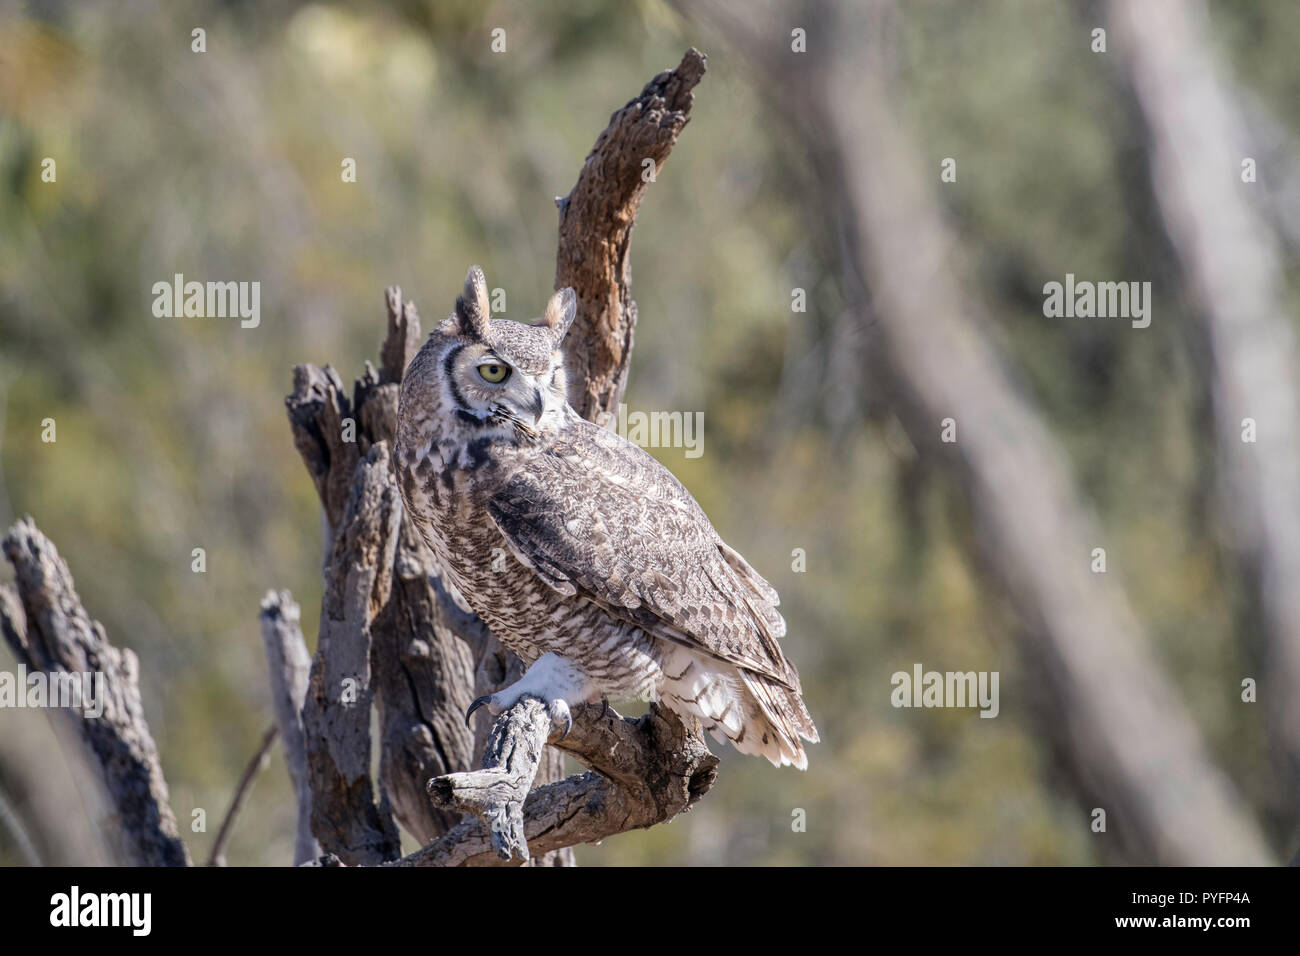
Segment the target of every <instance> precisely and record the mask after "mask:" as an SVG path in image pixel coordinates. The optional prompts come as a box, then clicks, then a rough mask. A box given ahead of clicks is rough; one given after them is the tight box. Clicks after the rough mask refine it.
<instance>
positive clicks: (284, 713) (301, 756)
mask: <svg viewBox="0 0 1300 956" xmlns="http://www.w3.org/2000/svg"><path fill="white" fill-rule="evenodd" d="M300 617H301V612H300V610H299V608H298V605H297V603H295V602H294V600H293V597H292V596H291V595H290V594H289V592H288V591H279V592H276V591H268V592H267V595H266V597H265V598H263V599H262V611H261V614H260V615H259V616H258V620H259V622H260V623H261V625H262V647H263V648H264V649H265V651H266V663H267V672H268V676H269V678H270V682H271V709H272V711H274V713H275V724H276V727H278V728H279V730H280V739H281V740H282V741H284V759H285V763H286V764H288V767H289V780H290V781H291V782H292V783H293V794H294V799H295V800H296V801H297V804H298V829H297V833H296V835H295V837H294V846H293V862H294V864H295V865H297V864H300V863H306V862H307V861H308V860H314V859H315V858H316V857H318V856H320V844H319V843H317V842H316V838H315V837H314V836H312V832H311V787H310V786H309V785H308V783H307V742H306V738H305V735H304V734H303V728H302V705H303V703H304V702H305V701H306V699H307V682H308V676H309V675H310V673H311V655H310V654H309V653H308V652H307V644H306V642H305V641H304V640H303V638H302V629H301V627H299V624H298V622H299V619H300Z"/></svg>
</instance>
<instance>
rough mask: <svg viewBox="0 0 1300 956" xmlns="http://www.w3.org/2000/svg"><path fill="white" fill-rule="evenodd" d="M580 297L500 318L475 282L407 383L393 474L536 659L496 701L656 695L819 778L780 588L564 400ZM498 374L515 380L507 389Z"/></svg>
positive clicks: (505, 627)
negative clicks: (809, 751) (783, 643)
mask: <svg viewBox="0 0 1300 956" xmlns="http://www.w3.org/2000/svg"><path fill="white" fill-rule="evenodd" d="M574 308H575V302H574V297H573V292H572V290H570V289H565V290H563V291H562V292H559V293H556V295H555V296H554V297H553V298H552V299H551V301H550V303H549V304H548V306H547V309H546V313H545V315H544V316H543V319H542V321H541V322H540V323H539V324H537V325H531V326H530V325H523V324H520V323H516V322H508V321H504V320H500V319H491V318H490V317H489V315H488V299H487V289H486V283H485V281H484V279H483V273H482V272H481V271H480V270H479V269H478V268H477V267H475V268H473V269H471V270H470V273H469V276H468V277H467V279H466V281H465V293H464V295H463V296H462V297H461V298H460V299H458V300H457V303H456V312H455V314H454V315H452V316H451V317H450V318H448V319H447V320H445V321H444V322H443V323H442V324H441V325H440V326H439V327H438V329H437V330H436V331H435V332H433V334H432V335H430V337H429V340H428V341H427V342H426V343H425V345H424V346H423V348H421V350H420V352H419V353H418V354H417V355H416V357H415V358H414V359H413V360H412V361H411V364H410V367H409V368H408V369H407V371H406V375H405V377H404V379H403V382H402V391H401V403H400V408H399V412H398V433H397V443H396V464H397V469H398V476H399V487H400V488H401V492H402V497H403V500H404V502H405V504H406V507H407V508H408V510H409V511H410V514H411V516H412V518H413V519H414V521H415V525H416V527H417V528H419V529H420V532H421V533H422V534H423V535H424V537H425V539H426V540H427V541H428V543H429V546H430V547H431V548H432V549H433V551H434V552H435V554H437V556H438V559H439V563H440V564H441V565H442V567H443V568H444V570H445V573H446V577H447V579H448V581H449V582H450V583H451V584H452V585H453V586H454V587H455V588H456V589H457V590H458V591H459V592H460V594H461V595H462V596H463V598H464V599H465V600H466V602H467V603H468V604H469V606H470V607H472V608H473V609H474V611H475V612H477V613H478V614H479V616H480V617H482V618H483V619H484V620H485V621H486V622H487V623H488V625H489V626H490V627H491V628H492V629H493V631H494V632H495V633H496V634H497V636H498V637H499V638H500V639H501V641H502V642H503V643H504V644H505V645H506V646H507V647H509V648H510V649H511V650H513V651H514V652H515V653H517V654H518V655H519V656H520V657H521V658H523V660H524V661H525V663H527V664H528V665H529V671H528V673H527V674H525V676H524V678H523V679H521V680H520V681H519V682H518V683H517V684H515V685H512V687H510V688H507V689H505V690H503V691H502V692H500V693H498V694H496V695H494V696H493V698H492V700H491V707H492V709H493V710H494V711H499V710H500V709H502V708H503V707H506V706H509V705H510V704H511V703H513V701H514V700H515V699H517V698H518V697H519V696H520V695H521V694H524V693H530V694H535V695H537V696H539V697H541V698H542V699H544V700H546V701H547V702H548V704H549V705H550V706H552V708H553V710H555V711H561V712H564V711H567V705H570V704H576V703H579V702H581V701H586V700H593V699H599V698H600V697H602V696H606V697H612V698H616V699H617V698H627V697H632V696H641V697H644V698H647V699H649V698H657V699H661V700H662V701H663V702H664V704H665V706H667V707H669V708H671V709H673V710H676V711H678V712H679V713H681V714H683V715H686V716H688V717H694V718H697V719H699V720H700V722H701V724H702V725H703V726H704V728H705V729H707V730H709V731H710V732H711V733H712V734H713V735H714V736H715V737H717V738H719V739H723V738H725V739H728V740H730V741H731V742H732V743H733V744H734V745H735V746H736V748H737V749H738V750H740V751H741V752H743V753H753V754H762V755H763V756H766V757H767V758H768V759H769V760H771V761H772V762H773V763H774V764H777V765H778V766H779V765H782V764H794V765H795V766H797V767H801V768H802V767H806V766H807V757H806V755H805V752H804V749H803V745H802V744H801V743H800V739H801V738H802V739H803V740H809V741H816V740H817V739H818V736H817V730H816V728H815V727H814V726H813V722H812V719H811V718H810V717H809V715H808V711H807V710H806V709H805V707H804V704H803V700H802V698H801V697H800V685H799V675H798V673H797V672H796V670H795V668H794V665H793V664H791V663H790V662H789V661H788V660H786V658H785V655H784V654H783V653H782V651H781V648H780V646H779V644H778V643H777V639H778V638H780V637H781V636H782V635H784V633H785V621H784V620H783V619H782V617H781V615H780V613H779V612H778V611H777V609H776V607H777V604H778V597H777V594H776V591H775V590H774V589H773V588H772V587H771V585H769V584H768V583H767V582H766V581H765V580H763V578H762V577H761V576H760V575H759V574H758V573H757V572H756V571H755V570H754V569H753V568H751V567H750V566H749V564H748V563H747V562H746V561H745V559H744V558H742V557H741V556H740V554H738V553H737V552H736V551H734V550H733V549H731V548H730V547H728V546H727V545H726V543H725V542H723V541H722V539H721V538H720V537H719V536H718V534H717V532H716V531H715V530H714V529H713V526H712V525H711V524H710V523H709V519H708V517H707V516H706V515H705V514H704V512H703V511H702V510H701V509H700V507H699V505H698V504H696V502H695V499H694V498H692V497H691V495H690V493H689V492H688V491H687V490H686V489H685V488H684V487H683V486H682V484H681V483H680V482H679V481H678V480H677V479H676V478H675V477H673V475H672V474H671V473H670V472H669V471H668V470H667V469H666V468H664V467H663V466H662V465H661V464H659V463H658V462H657V461H655V459H653V458H652V457H650V456H649V455H647V454H646V453H645V452H644V451H642V450H641V449H640V448H638V447H637V446H635V445H633V444H631V443H630V442H628V441H626V440H624V439H623V438H621V437H620V436H618V435H616V434H614V433H613V432H610V431H607V430H605V429H603V428H600V427H598V426H596V425H594V424H592V423H591V422H588V421H586V420H585V419H583V418H581V417H580V416H579V415H578V414H577V413H576V412H575V411H574V410H573V409H572V408H571V407H570V406H569V405H568V403H567V401H566V400H565V378H564V369H563V362H562V358H561V353H560V351H559V345H560V342H561V341H562V340H563V337H564V334H565V332H566V331H567V330H568V328H569V325H570V323H571V322H572V321H573V315H574ZM498 376H502V377H500V378H498Z"/></svg>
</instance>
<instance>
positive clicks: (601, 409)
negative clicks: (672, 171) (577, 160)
mask: <svg viewBox="0 0 1300 956" xmlns="http://www.w3.org/2000/svg"><path fill="white" fill-rule="evenodd" d="M704 70H705V57H704V54H703V53H701V52H700V51H699V50H696V49H693V48H692V49H690V50H687V51H686V55H685V56H683V57H682V62H681V63H680V64H679V65H678V66H677V68H676V69H673V70H665V71H664V72H663V73H660V74H659V75H658V76H656V77H655V78H654V79H653V80H651V81H650V82H649V83H647V84H646V87H645V89H644V90H642V91H641V94H640V95H639V96H638V97H636V98H635V99H634V100H632V101H631V102H630V103H628V104H627V105H626V106H624V107H623V108H622V109H621V110H619V111H618V112H616V113H614V115H613V116H611V117H610V121H609V126H608V127H607V128H606V129H605V131H604V132H602V133H601V134H600V136H599V137H597V139H596V145H595V146H593V147H592V149H591V153H590V154H588V156H587V160H586V162H585V163H583V166H582V171H581V172H580V173H579V174H578V182H577V183H576V184H575V185H574V187H573V189H572V190H571V191H570V192H569V195H568V196H567V197H565V198H562V199H557V200H556V204H557V205H558V206H559V208H560V236H559V245H558V248H557V250H556V253H555V288H557V289H563V288H564V287H565V286H572V287H573V290H574V291H575V292H576V293H577V294H578V315H577V318H576V319H575V320H574V323H573V327H572V329H570V331H569V334H568V337H567V338H566V339H565V342H564V360H565V368H566V370H567V372H568V376H569V403H570V404H571V405H572V406H573V407H574V408H575V409H576V410H577V412H578V414H580V415H582V416H583V417H584V418H588V419H590V420H591V421H594V422H595V423H596V424H598V425H607V424H608V423H609V422H610V420H611V416H613V415H615V414H617V412H618V403H619V401H620V400H621V399H622V397H623V389H624V387H625V386H626V385H627V374H628V369H629V367H630V365H631V361H632V335H633V330H634V329H635V328H636V303H635V302H633V301H632V294H631V283H632V269H631V260H630V257H629V255H628V247H629V245H630V244H631V241H632V226H633V224H634V223H635V222H636V214H637V210H638V209H639V208H640V205H641V198H642V197H643V196H644V195H645V192H646V189H647V186H648V181H647V179H646V178H645V174H646V170H647V166H646V160H650V161H652V163H653V166H654V171H655V172H656V173H658V171H659V169H660V167H662V166H663V164H664V160H666V159H667V158H668V154H669V153H670V152H671V151H672V148H673V147H674V146H675V145H676V144H677V138H678V137H679V136H680V135H681V132H682V130H683V129H684V128H685V127H686V124H687V122H688V121H689V120H690V118H691V105H692V103H693V102H694V95H693V94H692V92H691V91H692V90H693V89H694V88H695V86H696V84H698V83H699V82H700V79H701V78H702V77H703V76H704Z"/></svg>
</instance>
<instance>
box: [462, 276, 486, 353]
mask: <svg viewBox="0 0 1300 956" xmlns="http://www.w3.org/2000/svg"><path fill="white" fill-rule="evenodd" d="M456 317H457V318H458V319H459V320H460V330H461V331H462V332H465V333H468V334H471V335H473V336H474V337H475V338H477V339H479V340H480V341H487V338H488V322H489V320H490V318H491V305H490V303H489V302H488V291H487V279H486V278H485V277H484V275H483V270H482V269H480V268H479V267H478V266H470V269H469V274H468V275H466V276H465V292H464V294H463V295H461V296H460V298H458V299H457V300H456Z"/></svg>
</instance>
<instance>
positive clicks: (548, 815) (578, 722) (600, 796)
mask: <svg viewBox="0 0 1300 956" xmlns="http://www.w3.org/2000/svg"><path fill="white" fill-rule="evenodd" d="M520 713H522V715H523V716H522V717H518V716H516V715H518V714H520ZM496 727H497V728H503V727H504V728H505V729H504V730H503V732H502V734H501V739H500V747H499V748H498V749H493V748H490V751H489V756H488V757H487V758H486V759H485V761H484V763H485V768H487V771H495V772H485V771H480V772H479V773H471V774H455V775H453V777H452V778H444V779H443V780H435V781H432V782H431V783H430V791H431V792H432V793H433V794H434V795H435V797H436V798H437V799H440V800H447V799H454V800H458V801H461V805H462V806H466V807H468V808H472V809H474V810H476V811H478V812H482V813H483V814H484V816H486V817H488V818H490V819H493V820H496V819H500V818H502V817H505V816H508V814H509V811H510V810H512V809H513V806H512V804H513V803H514V802H515V801H516V800H517V799H518V795H519V794H520V793H521V792H523V791H522V784H521V781H522V780H523V778H525V777H526V776H527V762H528V761H529V759H530V758H531V755H532V754H533V753H534V752H535V751H536V750H538V749H540V748H541V746H542V744H543V743H544V742H545V740H546V736H547V734H548V733H549V732H550V721H549V720H547V719H546V714H545V710H544V708H542V706H541V704H540V702H538V701H536V700H533V699H532V698H524V699H523V700H521V701H520V703H519V704H516V705H515V707H513V708H511V709H510V710H508V711H506V713H505V714H503V715H502V717H501V718H500V719H498V721H497V724H496ZM494 739H496V735H495V734H494ZM553 746H554V747H557V748H559V749H561V750H565V751H567V752H568V753H570V754H572V755H573V756H574V757H576V758H577V759H578V760H580V761H582V762H583V763H584V764H586V765H587V766H589V767H591V768H592V772H590V773H584V774H578V775H576V776H573V777H569V778H567V779H565V780H561V781H559V782H557V783H551V784H547V785H545V786H542V787H538V788H537V789H536V790H534V791H532V792H531V793H529V794H528V796H527V799H526V801H525V802H524V805H523V810H522V827H523V836H524V841H523V843H522V846H526V847H527V848H528V850H529V851H531V852H532V853H533V854H538V853H543V852H546V851H548V850H555V849H559V848H562V847H570V846H575V845H577V844H580V843H596V842H599V841H600V840H603V839H605V838H606V837H609V836H613V835H615V834H618V833H625V832H627V831H628V830H634V829H644V828H646V827H651V826H654V825H655V824H658V823H663V822H666V821H668V820H671V819H672V818H673V817H675V816H676V815H677V814H679V813H682V812H684V811H686V810H688V809H689V808H690V807H691V805H692V804H694V803H695V801H696V800H698V799H699V798H700V797H702V796H703V795H704V794H705V793H707V792H708V791H709V789H710V788H711V787H712V786H713V783H714V781H715V780H716V778H717V767H718V758H717V757H715V756H714V755H713V754H712V753H710V752H709V749H708V747H706V746H705V745H704V741H703V740H701V739H700V737H699V736H698V734H696V733H694V732H693V731H690V730H688V729H687V728H686V727H684V726H683V725H682V722H681V721H680V720H678V719H677V716H676V715H675V714H673V713H672V712H671V711H667V710H663V709H661V708H660V707H659V706H658V705H657V704H656V705H652V706H651V708H650V713H648V714H647V715H646V716H644V717H641V718H638V719H635V720H632V719H628V718H623V717H620V716H619V715H618V714H617V713H615V712H614V711H613V710H612V709H609V708H603V707H601V706H600V705H595V704H587V705H584V706H582V707H578V708H575V709H574V712H573V729H572V731H571V732H570V734H569V736H568V737H567V738H565V739H564V740H563V741H560V742H556V743H553ZM519 823H520V821H519V820H518V819H517V818H515V819H512V820H511V821H510V826H511V829H510V830H509V836H508V838H506V839H501V838H499V837H498V834H497V832H495V831H494V829H493V827H492V826H491V825H489V824H488V823H485V822H484V819H483V818H482V817H480V818H479V819H473V820H466V821H465V822H464V823H461V824H460V825H459V826H457V827H456V828H455V829H453V830H451V831H449V832H448V833H447V834H446V835H445V836H443V837H442V838H440V839H438V840H436V841H434V842H433V843H431V844H430V845H429V846H426V847H424V848H423V849H421V850H417V851H416V852H415V853H412V854H411V855H410V856H407V857H405V858H403V859H402V860H401V861H400V864H399V865H402V866H499V865H501V864H502V862H503V856H502V849H503V848H506V847H508V846H510V845H511V843H512V841H515V840H517V839H518V831H517V829H515V828H517V827H518V825H519ZM516 862H517V861H516Z"/></svg>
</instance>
